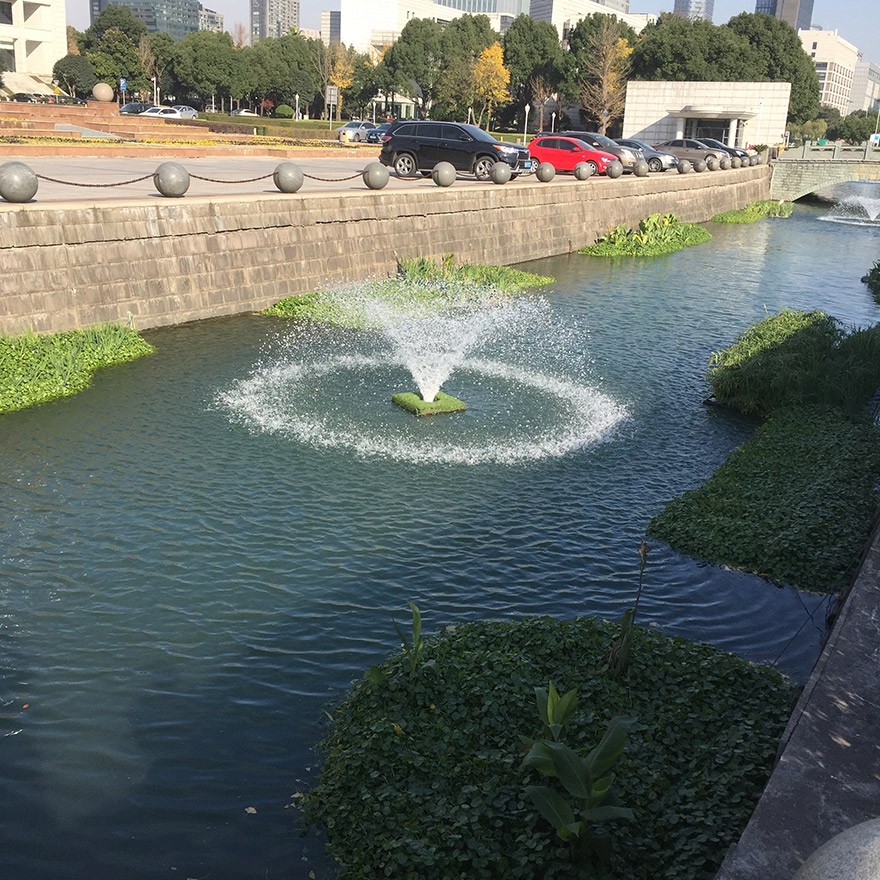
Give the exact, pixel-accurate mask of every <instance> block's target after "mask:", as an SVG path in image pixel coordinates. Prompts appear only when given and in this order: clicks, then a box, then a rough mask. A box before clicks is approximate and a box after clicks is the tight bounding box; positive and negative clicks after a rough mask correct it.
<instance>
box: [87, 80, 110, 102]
mask: <svg viewBox="0 0 880 880" xmlns="http://www.w3.org/2000/svg"><path fill="white" fill-rule="evenodd" d="M92 97H93V98H94V99H95V100H96V101H103V102H104V103H105V104H106V103H107V102H108V101H112V100H113V88H112V86H108V85H107V83H95V86H94V88H93V89H92Z"/></svg>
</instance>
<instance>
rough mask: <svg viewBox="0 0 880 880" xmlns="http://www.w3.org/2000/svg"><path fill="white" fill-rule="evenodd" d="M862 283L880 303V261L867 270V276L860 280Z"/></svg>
mask: <svg viewBox="0 0 880 880" xmlns="http://www.w3.org/2000/svg"><path fill="white" fill-rule="evenodd" d="M862 281H864V282H865V284H867V285H868V290H870V291H871V293H873V294H874V299H876V300H877V301H878V302H880V260H877V262H876V263H874V265H873V266H871V268H870V269H869V270H868V274H867V275H865V277H864V278H862Z"/></svg>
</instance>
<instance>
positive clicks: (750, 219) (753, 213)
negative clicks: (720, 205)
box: [712, 199, 794, 223]
mask: <svg viewBox="0 0 880 880" xmlns="http://www.w3.org/2000/svg"><path fill="white" fill-rule="evenodd" d="M792 211H794V205H792V204H791V202H780V201H774V200H773V199H765V200H763V201H759V202H752V203H751V204H750V205H746V206H745V208H740V209H739V210H737V211H724V212H722V213H721V214H716V215H715V216H714V217H713V218H712V222H713V223H757V222H758V220H763V219H764V218H765V217H791V214H792Z"/></svg>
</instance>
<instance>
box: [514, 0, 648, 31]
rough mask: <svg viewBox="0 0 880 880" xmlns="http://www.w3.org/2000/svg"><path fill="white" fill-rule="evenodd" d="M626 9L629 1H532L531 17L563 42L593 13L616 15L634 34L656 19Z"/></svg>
mask: <svg viewBox="0 0 880 880" xmlns="http://www.w3.org/2000/svg"><path fill="white" fill-rule="evenodd" d="M628 9H629V0H607V2H598V0H532V5H531V16H532V18H534V19H535V20H536V21H549V22H550V24H552V25H553V26H554V27H555V28H556V30H557V32H558V33H559V36H560V37H561V38H562V39H563V40H567V39H568V34H569V32H570V31H571V29H572V28H573V27H574V26H575V25H576V24H577V23H578V22H579V21H580V20H581V19H582V18H586V17H587V16H588V15H593V14H595V13H602V14H605V15H616V16H617V17H618V18H619V19H620V20H621V21H625V22H626V23H627V24H628V25H629V26H630V27H631V28H632V29H633V30H634V31H635V32H636V33H639V32H640V31H642V30H643V29H644V28H645V26H646V25H647V24H649V23H650V22H652V21H656V19H657V16H656V15H647V14H637V13H630V12H627V10H628Z"/></svg>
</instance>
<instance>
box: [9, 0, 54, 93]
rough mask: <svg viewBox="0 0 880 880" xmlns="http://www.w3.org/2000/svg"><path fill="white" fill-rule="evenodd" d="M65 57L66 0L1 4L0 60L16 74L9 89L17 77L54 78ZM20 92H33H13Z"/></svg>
mask: <svg viewBox="0 0 880 880" xmlns="http://www.w3.org/2000/svg"><path fill="white" fill-rule="evenodd" d="M66 54H67V29H66V24H65V14H64V0H48V2H44V3H33V2H28V0H2V2H0V58H2V59H3V61H4V62H5V66H6V70H8V71H9V72H10V73H11V74H13V75H12V76H9V77H7V82H6V85H7V87H9V86H10V85H11V84H12V83H13V82H16V81H17V77H16V76H15V74H19V75H22V76H24V75H32V76H41V77H51V76H52V68H53V67H54V66H55V62H56V61H58V60H59V59H61V58H63V57H64V56H65V55H66ZM22 85H26V83H22ZM19 90H20V91H30V89H28V88H21V89H19V88H17V87H16V88H15V89H14V91H19Z"/></svg>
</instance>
